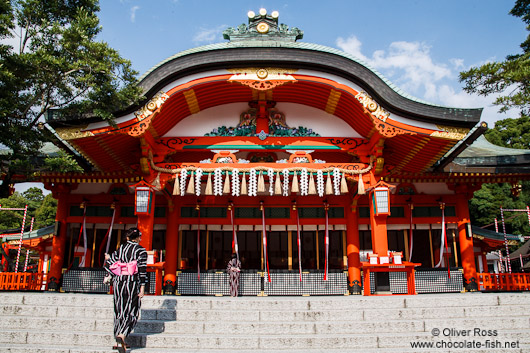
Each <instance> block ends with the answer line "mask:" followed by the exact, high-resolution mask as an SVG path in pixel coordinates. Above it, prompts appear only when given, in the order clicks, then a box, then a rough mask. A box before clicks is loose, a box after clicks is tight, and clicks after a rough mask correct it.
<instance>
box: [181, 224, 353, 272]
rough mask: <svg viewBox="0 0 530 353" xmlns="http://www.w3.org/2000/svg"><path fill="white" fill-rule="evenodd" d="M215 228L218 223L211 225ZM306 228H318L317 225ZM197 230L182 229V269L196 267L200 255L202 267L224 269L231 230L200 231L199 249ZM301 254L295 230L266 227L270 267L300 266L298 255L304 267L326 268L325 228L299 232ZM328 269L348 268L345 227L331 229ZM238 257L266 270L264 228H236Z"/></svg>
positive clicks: (250, 267) (251, 266)
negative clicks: (262, 229) (272, 229)
mask: <svg viewBox="0 0 530 353" xmlns="http://www.w3.org/2000/svg"><path fill="white" fill-rule="evenodd" d="M212 228H216V227H212ZM304 228H315V229H316V228H317V226H313V227H310V226H309V227H308V226H305V227H304ZM197 233H198V232H197V230H196V229H195V230H183V231H181V236H180V241H179V243H180V244H179V245H180V246H179V262H178V264H179V269H180V270H187V269H197V258H199V262H200V268H201V271H204V270H223V269H224V268H225V267H226V264H227V262H228V260H229V259H230V255H231V254H232V239H233V234H232V231H231V230H230V231H226V230H208V229H204V230H201V231H200V239H199V243H200V251H199V252H197V243H198V242H197ZM300 239H301V249H302V251H301V256H299V254H298V241H297V232H296V231H267V243H268V261H269V269H270V270H295V271H298V269H299V258H301V261H302V269H303V270H323V269H324V267H325V258H326V255H325V231H324V230H310V231H308V230H304V231H301V232H300ZM329 239H330V240H329V255H328V256H329V257H328V261H329V265H328V268H329V269H345V264H346V263H347V262H346V254H345V246H344V244H345V234H344V231H342V230H330V231H329ZM237 242H238V246H239V257H240V260H241V264H242V267H243V269H244V270H245V269H246V270H264V261H263V242H262V232H261V230H258V231H255V230H254V231H246V230H245V231H243V230H240V231H238V232H237Z"/></svg>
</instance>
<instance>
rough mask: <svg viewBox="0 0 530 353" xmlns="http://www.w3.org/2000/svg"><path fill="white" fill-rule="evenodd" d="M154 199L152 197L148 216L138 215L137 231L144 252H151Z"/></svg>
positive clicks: (154, 196) (154, 197)
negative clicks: (139, 233) (140, 236)
mask: <svg viewBox="0 0 530 353" xmlns="http://www.w3.org/2000/svg"><path fill="white" fill-rule="evenodd" d="M155 199H156V195H153V204H152V205H151V212H150V213H149V214H146V215H144V214H141V215H138V230H139V231H140V232H141V233H142V240H140V245H141V246H143V247H144V248H145V250H147V251H149V250H153V226H154V224H155Z"/></svg>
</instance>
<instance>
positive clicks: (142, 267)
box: [105, 228, 147, 353]
mask: <svg viewBox="0 0 530 353" xmlns="http://www.w3.org/2000/svg"><path fill="white" fill-rule="evenodd" d="M125 236H126V237H127V242H126V243H125V244H122V245H121V246H120V247H119V248H118V250H116V251H115V252H114V253H112V255H109V254H105V260H106V264H105V270H106V271H107V272H109V273H110V275H111V276H112V284H113V287H114V336H115V337H116V346H114V347H113V349H117V350H118V351H119V352H120V353H125V352H126V349H127V348H129V346H127V345H126V344H125V338H126V337H127V336H128V335H129V334H130V333H131V331H132V330H133V329H134V327H135V326H136V323H137V322H138V316H139V314H140V304H141V303H140V300H141V299H142V298H143V297H144V293H145V285H146V283H147V251H146V250H145V249H144V248H143V247H142V246H140V245H139V242H140V240H141V238H142V233H141V232H140V231H139V230H138V228H130V229H129V230H128V231H127V232H126V233H125Z"/></svg>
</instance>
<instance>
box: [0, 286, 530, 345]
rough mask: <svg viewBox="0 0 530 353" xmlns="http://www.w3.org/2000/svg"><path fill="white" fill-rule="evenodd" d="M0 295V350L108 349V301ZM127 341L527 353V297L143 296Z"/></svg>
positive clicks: (529, 310) (79, 296) (102, 297)
mask: <svg viewBox="0 0 530 353" xmlns="http://www.w3.org/2000/svg"><path fill="white" fill-rule="evenodd" d="M0 298H1V299H0V352H17V353H19V352H24V353H26V352H31V353H43V352H46V353H48V352H49V353H59V352H60V353H74V352H75V353H95V352H108V353H110V352H116V351H113V350H112V348H111V347H112V345H114V339H113V336H112V327H113V319H112V316H113V309H112V297H111V296H110V295H104V294H101V295H92V294H65V293H24V292H18V293H17V292H1V293H0ZM436 330H439V335H434V334H433V332H434V333H436V332H437V331H436ZM128 340H129V341H128V342H129V343H130V344H131V345H132V350H129V351H128V352H135V353H136V352H137V353H144V352H145V353H147V352H149V353H155V352H156V353H165V352H221V353H223V352H226V353H228V352H238V353H247V352H249V353H250V352H253V353H255V352H258V351H259V352H299V353H302V352H324V351H325V352H330V353H338V352H341V353H342V352H368V353H369V352H431V351H438V352H469V351H472V352H488V353H491V352H530V293H465V294H429V295H416V296H382V297H362V296H343V297H338V296H337V297H240V298H230V297H174V296H167V297H166V296H158V297H155V296H149V297H145V298H144V299H143V301H142V314H141V320H140V322H139V323H138V326H137V327H136V330H135V333H133V334H132V335H131V336H130V337H129V339H128ZM411 344H416V345H420V344H422V345H424V346H423V348H421V347H417V348H413V347H412V346H411ZM430 344H432V345H433V346H432V347H430V348H429V346H427V345H430ZM479 345H480V347H479ZM506 345H508V346H506Z"/></svg>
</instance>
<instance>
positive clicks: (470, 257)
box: [456, 193, 478, 291]
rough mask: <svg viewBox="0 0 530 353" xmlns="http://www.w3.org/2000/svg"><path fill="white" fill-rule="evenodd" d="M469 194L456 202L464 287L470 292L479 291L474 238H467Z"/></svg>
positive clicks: (463, 195) (461, 194)
mask: <svg viewBox="0 0 530 353" xmlns="http://www.w3.org/2000/svg"><path fill="white" fill-rule="evenodd" d="M467 200H468V199H467V193H460V195H459V197H458V198H457V201H456V216H457V217H458V242H459V243H460V257H461V259H462V268H463V269H464V287H465V288H466V290H468V291H476V290H478V284H477V269H476V267H475V253H474V251H473V237H472V235H471V234H469V237H468V236H467V230H466V228H467V224H468V223H469V222H470V218H469V206H468V203H467Z"/></svg>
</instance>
